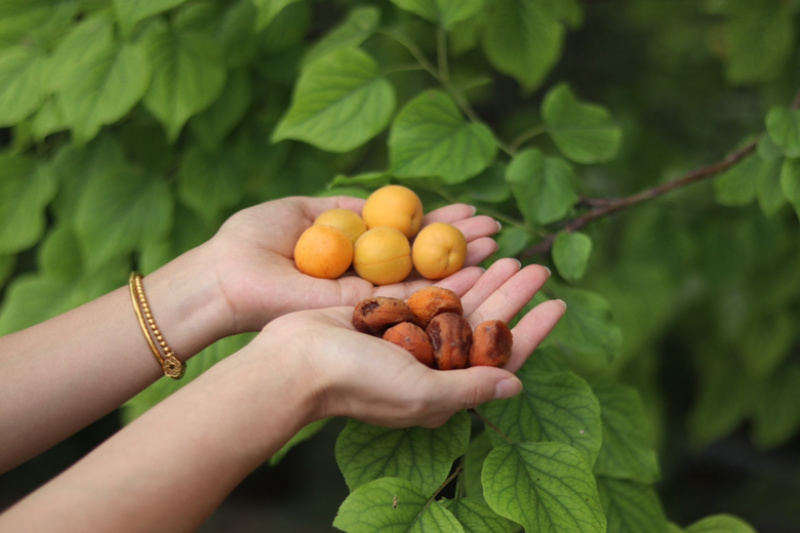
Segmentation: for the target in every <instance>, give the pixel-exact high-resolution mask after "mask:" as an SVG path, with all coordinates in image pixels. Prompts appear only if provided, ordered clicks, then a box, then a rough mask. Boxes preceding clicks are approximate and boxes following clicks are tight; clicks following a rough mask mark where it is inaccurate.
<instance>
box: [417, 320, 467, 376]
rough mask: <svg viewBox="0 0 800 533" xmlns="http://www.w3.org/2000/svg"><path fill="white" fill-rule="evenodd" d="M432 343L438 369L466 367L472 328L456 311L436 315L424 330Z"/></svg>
mask: <svg viewBox="0 0 800 533" xmlns="http://www.w3.org/2000/svg"><path fill="white" fill-rule="evenodd" d="M425 331H426V332H427V333H428V337H429V338H430V340H431V345H433V356H434V358H435V359H436V366H437V367H438V368H439V370H453V369H456V368H466V367H467V366H468V365H469V351H470V347H471V346H472V328H470V325H469V322H468V321H467V319H466V318H464V317H463V316H461V315H460V314H458V313H449V312H448V313H442V314H440V315H436V316H435V317H433V320H431V323H430V324H428V327H427V329H426V330H425Z"/></svg>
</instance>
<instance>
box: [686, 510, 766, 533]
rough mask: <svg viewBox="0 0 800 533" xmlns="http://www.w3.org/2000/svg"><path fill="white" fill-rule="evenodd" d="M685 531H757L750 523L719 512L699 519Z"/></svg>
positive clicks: (692, 532) (715, 532) (703, 532)
mask: <svg viewBox="0 0 800 533" xmlns="http://www.w3.org/2000/svg"><path fill="white" fill-rule="evenodd" d="M684 533H756V530H755V529H753V528H752V527H751V526H750V524H748V523H747V522H745V521H744V520H742V519H740V518H737V517H735V516H731V515H726V514H718V515H714V516H707V517H706V518H703V519H702V520H698V521H697V522H695V523H694V524H692V525H691V526H689V527H687V528H686V529H685V530H684Z"/></svg>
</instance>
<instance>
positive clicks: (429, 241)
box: [411, 222, 467, 279]
mask: <svg viewBox="0 0 800 533" xmlns="http://www.w3.org/2000/svg"><path fill="white" fill-rule="evenodd" d="M466 258H467V239H465V238H464V234H463V233H461V231H460V230H459V229H458V228H457V227H455V226H453V225H451V224H447V223H446V222H434V223H433V224H429V225H427V226H425V227H424V228H422V230H421V231H420V232H419V234H418V235H417V237H416V239H414V244H413V246H412V248H411V259H412V261H413V264H414V268H415V269H416V270H417V272H419V273H420V275H422V276H423V277H425V278H428V279H441V278H444V277H446V276H449V275H450V274H453V273H455V272H457V271H458V270H459V269H460V268H461V267H462V266H464V261H465V260H466Z"/></svg>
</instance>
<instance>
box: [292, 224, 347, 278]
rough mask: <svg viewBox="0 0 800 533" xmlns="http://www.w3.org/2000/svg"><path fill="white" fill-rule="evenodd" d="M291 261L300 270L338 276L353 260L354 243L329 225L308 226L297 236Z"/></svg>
mask: <svg viewBox="0 0 800 533" xmlns="http://www.w3.org/2000/svg"><path fill="white" fill-rule="evenodd" d="M294 261H295V264H296V265H297V269H298V270H300V272H303V273H305V274H308V275H309V276H314V277H315V278H324V279H334V278H338V277H339V276H341V275H342V274H344V273H345V271H346V270H347V269H348V268H350V264H351V263H352V261H353V243H351V242H350V239H348V238H347V236H346V235H345V234H344V233H342V232H341V231H339V230H338V229H336V228H333V227H331V226H311V227H309V228H308V229H306V230H305V231H304V232H303V233H302V234H301V235H300V238H299V239H297V243H296V244H295V247H294Z"/></svg>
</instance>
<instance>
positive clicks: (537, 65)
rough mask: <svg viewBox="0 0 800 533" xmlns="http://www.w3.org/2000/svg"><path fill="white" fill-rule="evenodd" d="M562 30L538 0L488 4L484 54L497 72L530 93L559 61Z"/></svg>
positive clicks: (495, 1) (497, 1) (513, 0)
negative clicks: (508, 77) (509, 77)
mask: <svg viewBox="0 0 800 533" xmlns="http://www.w3.org/2000/svg"><path fill="white" fill-rule="evenodd" d="M563 40H564V27H563V26H562V25H561V23H560V22H559V21H558V20H557V19H556V18H555V17H553V14H552V13H551V12H550V10H549V9H548V7H547V6H546V5H544V4H543V3H542V2H539V1H537V0H522V1H519V0H493V1H492V2H489V12H488V16H487V21H486V28H485V30H484V33H483V50H484V52H485V53H486V56H487V57H488V59H489V62H490V63H491V64H492V65H493V66H494V67H495V68H496V69H497V70H499V71H500V72H503V73H505V74H509V75H511V76H513V77H514V78H515V79H516V80H517V81H518V82H519V83H520V84H521V85H522V87H523V88H524V89H525V90H526V91H528V92H530V91H532V90H533V89H535V88H536V87H538V86H539V85H540V84H541V83H542V81H543V80H544V78H545V76H546V75H547V74H548V72H550V69H551V68H553V66H554V65H555V64H556V62H557V61H558V59H559V58H560V57H561V48H562V44H563Z"/></svg>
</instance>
